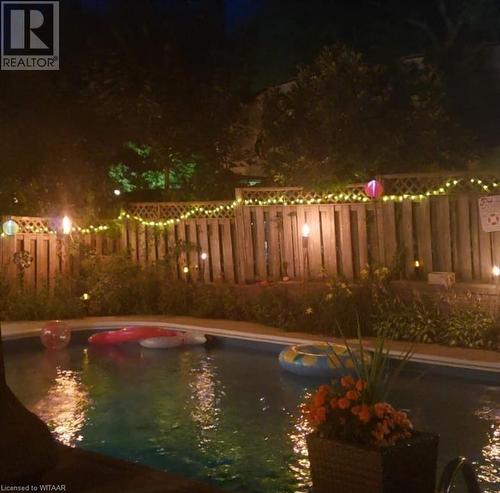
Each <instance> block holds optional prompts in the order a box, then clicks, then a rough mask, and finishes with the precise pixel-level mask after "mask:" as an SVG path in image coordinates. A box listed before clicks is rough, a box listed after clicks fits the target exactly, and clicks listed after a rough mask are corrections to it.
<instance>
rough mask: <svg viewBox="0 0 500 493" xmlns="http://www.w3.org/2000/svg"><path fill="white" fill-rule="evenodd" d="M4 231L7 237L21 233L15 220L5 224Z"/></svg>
mask: <svg viewBox="0 0 500 493" xmlns="http://www.w3.org/2000/svg"><path fill="white" fill-rule="evenodd" d="M2 229H3V232H4V234H5V235H7V236H14V235H17V233H19V224H17V223H16V221H14V220H12V219H9V220H8V221H5V222H4V223H3V226H2Z"/></svg>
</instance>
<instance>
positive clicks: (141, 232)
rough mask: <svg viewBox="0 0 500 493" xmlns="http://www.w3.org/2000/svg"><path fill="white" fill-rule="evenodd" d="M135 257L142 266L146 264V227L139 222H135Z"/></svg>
mask: <svg viewBox="0 0 500 493" xmlns="http://www.w3.org/2000/svg"><path fill="white" fill-rule="evenodd" d="M137 259H138V261H139V264H140V265H141V266H142V267H144V266H145V265H146V262H147V260H146V227H145V226H144V225H143V224H141V223H137Z"/></svg>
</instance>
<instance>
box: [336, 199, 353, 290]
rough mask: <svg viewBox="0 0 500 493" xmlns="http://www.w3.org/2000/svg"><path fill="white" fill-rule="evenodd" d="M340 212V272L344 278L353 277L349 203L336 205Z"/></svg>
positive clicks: (349, 278)
mask: <svg viewBox="0 0 500 493" xmlns="http://www.w3.org/2000/svg"><path fill="white" fill-rule="evenodd" d="M337 208H338V210H339V213H340V253H341V258H342V274H343V275H344V276H345V277H346V279H348V280H351V279H353V278H354V268H353V264H352V240H351V209H350V206H349V205H339V206H337Z"/></svg>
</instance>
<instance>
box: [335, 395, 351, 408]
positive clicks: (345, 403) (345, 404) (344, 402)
mask: <svg viewBox="0 0 500 493" xmlns="http://www.w3.org/2000/svg"><path fill="white" fill-rule="evenodd" d="M337 404H338V406H339V407H340V409H349V407H350V405H351V402H350V401H349V399H346V398H345V397H341V398H340V399H339V400H338V402H337Z"/></svg>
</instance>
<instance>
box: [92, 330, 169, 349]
mask: <svg viewBox="0 0 500 493" xmlns="http://www.w3.org/2000/svg"><path fill="white" fill-rule="evenodd" d="M177 335H178V332H175V331H173V330H169V329H164V328H162V327H150V326H144V327H142V326H136V327H124V328H123V329H120V330H106V331H105V332H98V333H97V334H93V335H91V336H90V337H89V344H95V345H105V344H120V343H122V342H133V341H142V340H143V339H151V338H152V337H164V338H168V337H175V336H177Z"/></svg>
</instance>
